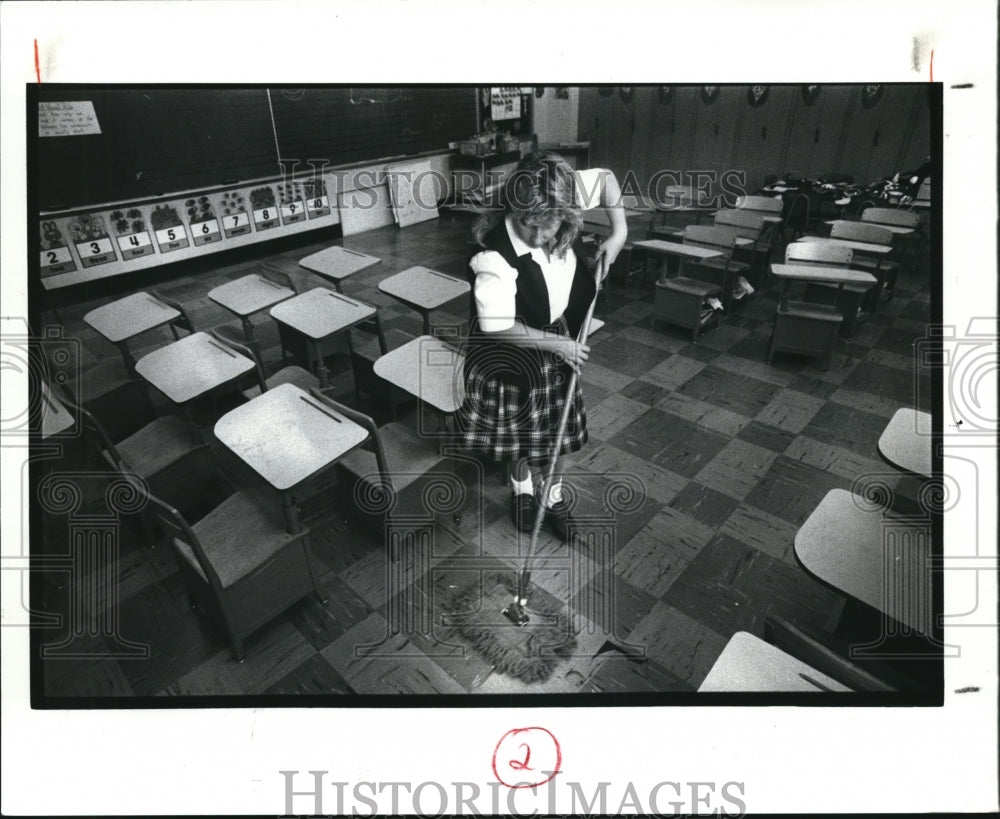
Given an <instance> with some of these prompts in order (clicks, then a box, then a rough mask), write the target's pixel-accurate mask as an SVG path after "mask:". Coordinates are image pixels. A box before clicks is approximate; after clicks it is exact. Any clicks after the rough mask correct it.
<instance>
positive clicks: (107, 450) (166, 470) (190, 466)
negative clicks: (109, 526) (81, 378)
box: [63, 390, 221, 547]
mask: <svg viewBox="0 0 1000 819" xmlns="http://www.w3.org/2000/svg"><path fill="white" fill-rule="evenodd" d="M63 392H64V395H65V399H66V401H65V403H66V407H67V409H69V411H70V412H71V413H73V414H75V415H76V416H77V419H78V420H79V423H80V425H81V427H82V429H83V432H84V436H85V437H86V438H87V441H88V443H89V444H90V445H91V446H92V447H93V448H94V449H95V450H96V451H97V452H98V453H100V457H101V458H102V459H103V461H104V463H105V464H106V465H107V466H108V468H109V469H110V470H111V471H113V472H116V473H119V474H122V475H125V476H129V475H136V476H138V477H139V478H141V479H142V480H143V481H144V482H145V484H146V486H147V487H148V489H149V491H151V492H155V493H156V494H158V495H160V496H161V497H163V498H166V499H168V500H169V501H170V503H172V504H173V505H174V506H178V507H180V508H182V509H184V510H185V512H187V513H194V512H196V511H198V510H199V509H202V508H204V505H205V503H206V502H208V501H210V499H211V498H212V497H217V496H219V495H220V494H221V492H220V488H219V487H220V484H219V483H218V482H217V481H216V480H214V479H215V478H216V477H217V472H216V470H215V464H214V461H213V460H212V454H211V451H210V450H209V448H208V445H207V444H205V443H196V442H194V441H192V437H191V430H190V428H189V427H188V425H187V424H186V423H185V422H184V421H183V420H181V419H180V418H178V417H177V416H176V415H167V416H164V417H162V418H156V419H155V420H153V421H150V422H148V423H146V424H144V425H143V426H142V427H140V428H139V429H138V430H137V431H135V432H134V433H132V434H131V435H129V436H128V437H126V438H121V439H118V440H114V439H112V437H111V435H109V434H108V431H107V430H106V429H105V427H104V425H103V424H102V423H101V421H99V420H98V418H97V417H96V416H95V415H93V414H92V413H90V412H89V411H87V410H85V409H83V407H81V406H80V405H79V404H76V403H75V402H74V400H73V395H72V393H70V392H69V391H68V390H64V391H63ZM139 519H140V522H141V523H142V526H143V530H144V533H145V535H146V539H147V541H148V543H149V545H150V546H151V547H154V546H155V545H156V542H157V537H156V533H155V531H154V528H153V526H152V522H151V520H150V518H149V515H148V514H144V513H140V516H139Z"/></svg>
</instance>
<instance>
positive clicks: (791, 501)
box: [745, 455, 850, 526]
mask: <svg viewBox="0 0 1000 819" xmlns="http://www.w3.org/2000/svg"><path fill="white" fill-rule="evenodd" d="M849 487H850V481H848V480H846V479H845V478H841V477H839V476H837V475H832V474H830V473H829V472H824V471H823V470H822V469H817V468H815V467H813V466H809V465H808V464H805V463H803V462H802V461H794V460H792V459H790V458H786V457H784V456H783V455H779V456H778V457H777V458H775V460H774V463H773V464H772V465H771V468H770V469H769V470H768V471H767V472H766V473H765V474H764V477H763V478H762V479H761V481H760V483H758V484H757V486H755V487H754V488H753V490H751V492H750V493H749V494H748V495H747V496H746V498H745V500H746V503H747V504H749V505H750V506H754V507H756V508H757V509H762V510H763V511H765V512H768V513H769V514H772V515H774V516H776V517H779V518H781V519H783V520H787V521H788V522H789V523H793V524H795V525H797V526H801V525H802V524H803V523H804V522H805V520H806V518H807V517H809V515H810V514H811V513H812V511H813V510H814V509H815V508H816V507H817V506H818V505H819V502H820V501H821V500H823V497H824V496H825V495H826V493H827V492H829V491H830V490H831V489H848V488H849Z"/></svg>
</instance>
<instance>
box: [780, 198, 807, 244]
mask: <svg viewBox="0 0 1000 819" xmlns="http://www.w3.org/2000/svg"><path fill="white" fill-rule="evenodd" d="M809 211H810V205H809V197H808V195H806V194H804V193H797V194H795V195H794V196H792V197H791V199H789V200H788V204H787V205H786V206H785V208H784V215H783V216H782V221H781V226H780V228H779V230H780V232H781V237H782V239H783V240H784V241H788V240H790V239H797V238H799V237H800V236H802V235H804V234H805V232H806V231H807V230H808V228H809V223H810V218H811V217H810V212H809Z"/></svg>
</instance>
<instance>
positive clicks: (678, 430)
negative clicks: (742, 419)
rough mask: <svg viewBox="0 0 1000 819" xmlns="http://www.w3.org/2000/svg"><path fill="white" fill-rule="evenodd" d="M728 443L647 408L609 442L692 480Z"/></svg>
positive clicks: (724, 438)
mask: <svg viewBox="0 0 1000 819" xmlns="http://www.w3.org/2000/svg"><path fill="white" fill-rule="evenodd" d="M728 440H729V438H728V437H726V436H725V435H721V434H720V433H717V432H712V431H710V430H706V429H704V428H702V427H699V426H697V425H695V424H692V423H691V422H689V421H685V420H684V419H683V418H679V417H678V416H676V415H673V414H671V413H666V412H663V411H661V410H658V409H650V410H649V411H647V412H646V413H644V414H643V415H642V416H641V417H640V418H637V419H636V420H635V421H633V422H632V423H631V424H629V425H628V426H627V427H626V428H625V429H623V430H622V431H621V432H619V433H618V434H617V435H615V436H613V437H612V438H611V439H610V440H609V441H608V443H610V444H611V445H613V446H616V447H618V448H619V449H623V450H625V451H626V452H630V453H632V454H634V455H638V456H639V457H641V458H645V459H646V460H649V461H652V462H653V463H655V464H657V465H658V466H662V467H664V468H666V469H669V470H671V471H672V472H675V473H677V474H679V475H683V476H685V477H688V478H691V477H694V476H695V475H696V474H697V473H698V471H699V470H700V469H701V468H702V467H703V466H704V465H705V464H707V463H708V462H709V461H711V460H712V458H714V457H715V456H716V455H717V454H718V453H719V450H721V449H722V448H723V447H724V446H725V445H726V443H727V442H728Z"/></svg>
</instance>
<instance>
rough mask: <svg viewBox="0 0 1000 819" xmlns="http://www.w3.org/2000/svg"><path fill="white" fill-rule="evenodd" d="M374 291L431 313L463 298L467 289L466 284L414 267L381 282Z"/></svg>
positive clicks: (451, 277) (426, 268) (423, 268)
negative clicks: (454, 300) (377, 290)
mask: <svg viewBox="0 0 1000 819" xmlns="http://www.w3.org/2000/svg"><path fill="white" fill-rule="evenodd" d="M378 289H379V290H381V291H382V292H383V293H385V294H386V295H389V296H392V297H393V298H396V299H399V300H401V301H405V302H407V303H409V304H413V305H415V306H417V307H419V308H421V309H423V310H433V309H434V308H436V307H440V306H441V305H442V304H447V303H448V302H449V301H451V300H452V299H455V298H458V297H459V296H463V295H465V294H466V293H468V292H469V289H470V287H469V283H468V282H467V281H462V280H461V279H456V278H454V277H453V276H447V275H445V274H444V273H439V272H438V271H437V270H431V269H430V268H429V267H421V266H420V265H417V266H416V267H410V268H407V269H406V270H403V271H402V272H400V273H397V274H395V275H394V276H389V277H388V278H387V279H383V280H382V281H380V282H379V283H378Z"/></svg>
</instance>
